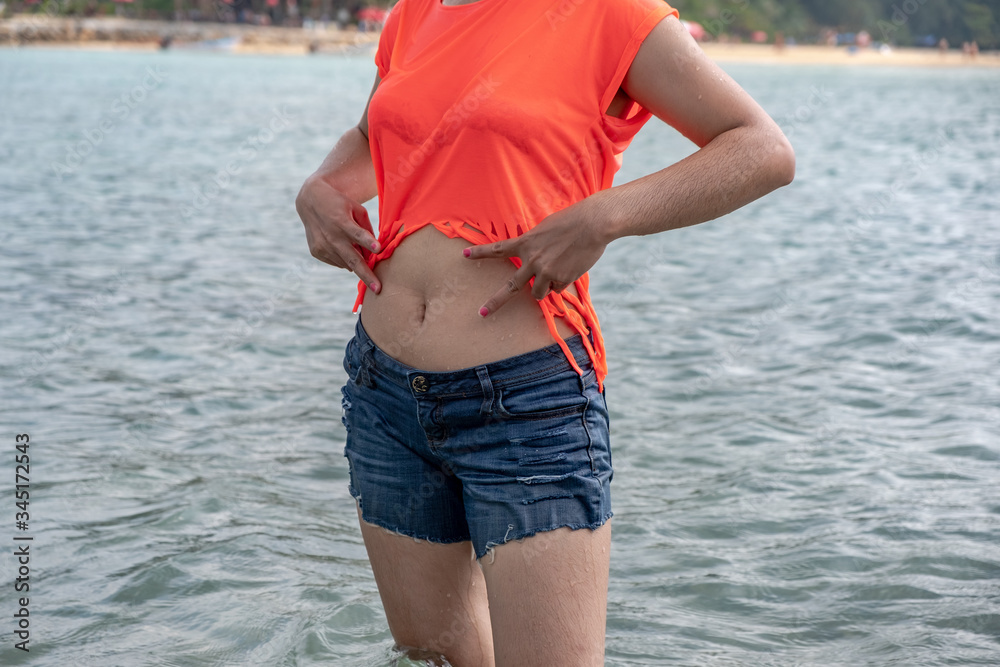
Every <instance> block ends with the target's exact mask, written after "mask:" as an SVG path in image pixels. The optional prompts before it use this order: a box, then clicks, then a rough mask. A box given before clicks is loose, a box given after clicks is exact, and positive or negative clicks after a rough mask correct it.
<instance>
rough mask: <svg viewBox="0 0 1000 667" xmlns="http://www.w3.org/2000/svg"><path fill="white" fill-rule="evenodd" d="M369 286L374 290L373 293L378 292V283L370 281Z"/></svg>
mask: <svg viewBox="0 0 1000 667" xmlns="http://www.w3.org/2000/svg"><path fill="white" fill-rule="evenodd" d="M369 287H371V288H372V289H373V290H375V293H376V294H378V283H372V284H371V285H369Z"/></svg>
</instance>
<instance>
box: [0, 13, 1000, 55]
mask: <svg viewBox="0 0 1000 667" xmlns="http://www.w3.org/2000/svg"><path fill="white" fill-rule="evenodd" d="M165 39H168V40H169V42H170V48H181V49H189V48H195V49H204V50H218V51H229V52H233V53H271V54H288V55H301V54H308V53H343V52H347V51H351V50H356V49H363V48H370V47H371V46H373V45H374V44H375V43H376V42H377V41H378V34H377V33H371V32H368V33H363V32H358V31H357V29H355V28H354V27H353V26H352V27H351V28H349V29H347V30H340V29H338V28H337V27H336V26H335V25H332V24H331V25H328V26H326V27H324V26H322V25H320V24H317V25H316V26H315V27H313V28H283V27H272V26H248V25H238V24H226V23H191V22H172V21H137V20H132V19H124V18H117V17H99V18H80V19H72V18H51V17H47V16H38V15H27V14H25V15H18V16H15V17H13V18H10V19H5V20H0V46H6V47H47V48H52V47H56V48H85V49H100V50H115V49H140V50H152V49H159V48H161V43H163V41H164V40H165ZM701 46H702V48H703V49H704V50H705V52H706V53H707V54H708V55H709V56H710V57H712V58H713V59H715V60H717V61H719V62H745V63H772V64H794V65H844V66H863V65H874V66H910V67H914V66H916V67H1000V53H997V52H987V53H981V54H980V55H979V56H978V57H977V58H975V59H970V58H969V57H967V56H964V55H963V54H962V53H961V51H960V50H958V49H951V50H949V51H948V52H946V53H940V52H939V51H937V50H936V49H913V48H899V49H891V50H888V51H885V52H882V51H879V50H877V49H864V50H855V51H851V50H849V49H848V48H846V47H829V46H814V45H801V46H799V45H796V46H787V47H785V48H784V49H781V50H779V49H777V48H776V47H774V46H773V45H768V44H721V43H715V42H706V43H702V44H701Z"/></svg>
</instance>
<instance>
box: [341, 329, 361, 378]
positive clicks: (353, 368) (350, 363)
mask: <svg viewBox="0 0 1000 667" xmlns="http://www.w3.org/2000/svg"><path fill="white" fill-rule="evenodd" d="M344 370H345V371H346V372H347V377H348V378H349V379H350V381H351V382H357V380H358V371H360V370H361V354H360V352H359V351H358V339H357V338H356V337H352V338H351V340H349V341H348V342H347V348H346V349H345V350H344Z"/></svg>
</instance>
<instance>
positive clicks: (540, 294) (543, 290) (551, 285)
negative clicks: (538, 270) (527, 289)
mask: <svg viewBox="0 0 1000 667" xmlns="http://www.w3.org/2000/svg"><path fill="white" fill-rule="evenodd" d="M557 284H559V283H556V282H554V281H551V280H544V279H542V278H541V277H539V276H535V284H534V285H533V286H532V287H531V296H533V297H535V300H536V301H541V300H542V299H544V298H545V295H546V294H548V293H549V292H550V291H551V292H556V291H558V290H556V288H555V286H556V285H557Z"/></svg>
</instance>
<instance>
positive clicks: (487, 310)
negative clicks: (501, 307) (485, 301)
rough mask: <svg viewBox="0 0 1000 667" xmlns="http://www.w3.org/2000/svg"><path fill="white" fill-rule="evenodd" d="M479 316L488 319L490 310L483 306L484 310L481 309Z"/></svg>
mask: <svg viewBox="0 0 1000 667" xmlns="http://www.w3.org/2000/svg"><path fill="white" fill-rule="evenodd" d="M479 314H480V315H482V316H483V317H486V316H487V315H489V314H490V311H489V308H487V307H486V306H483V307H482V308H480V309H479Z"/></svg>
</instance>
